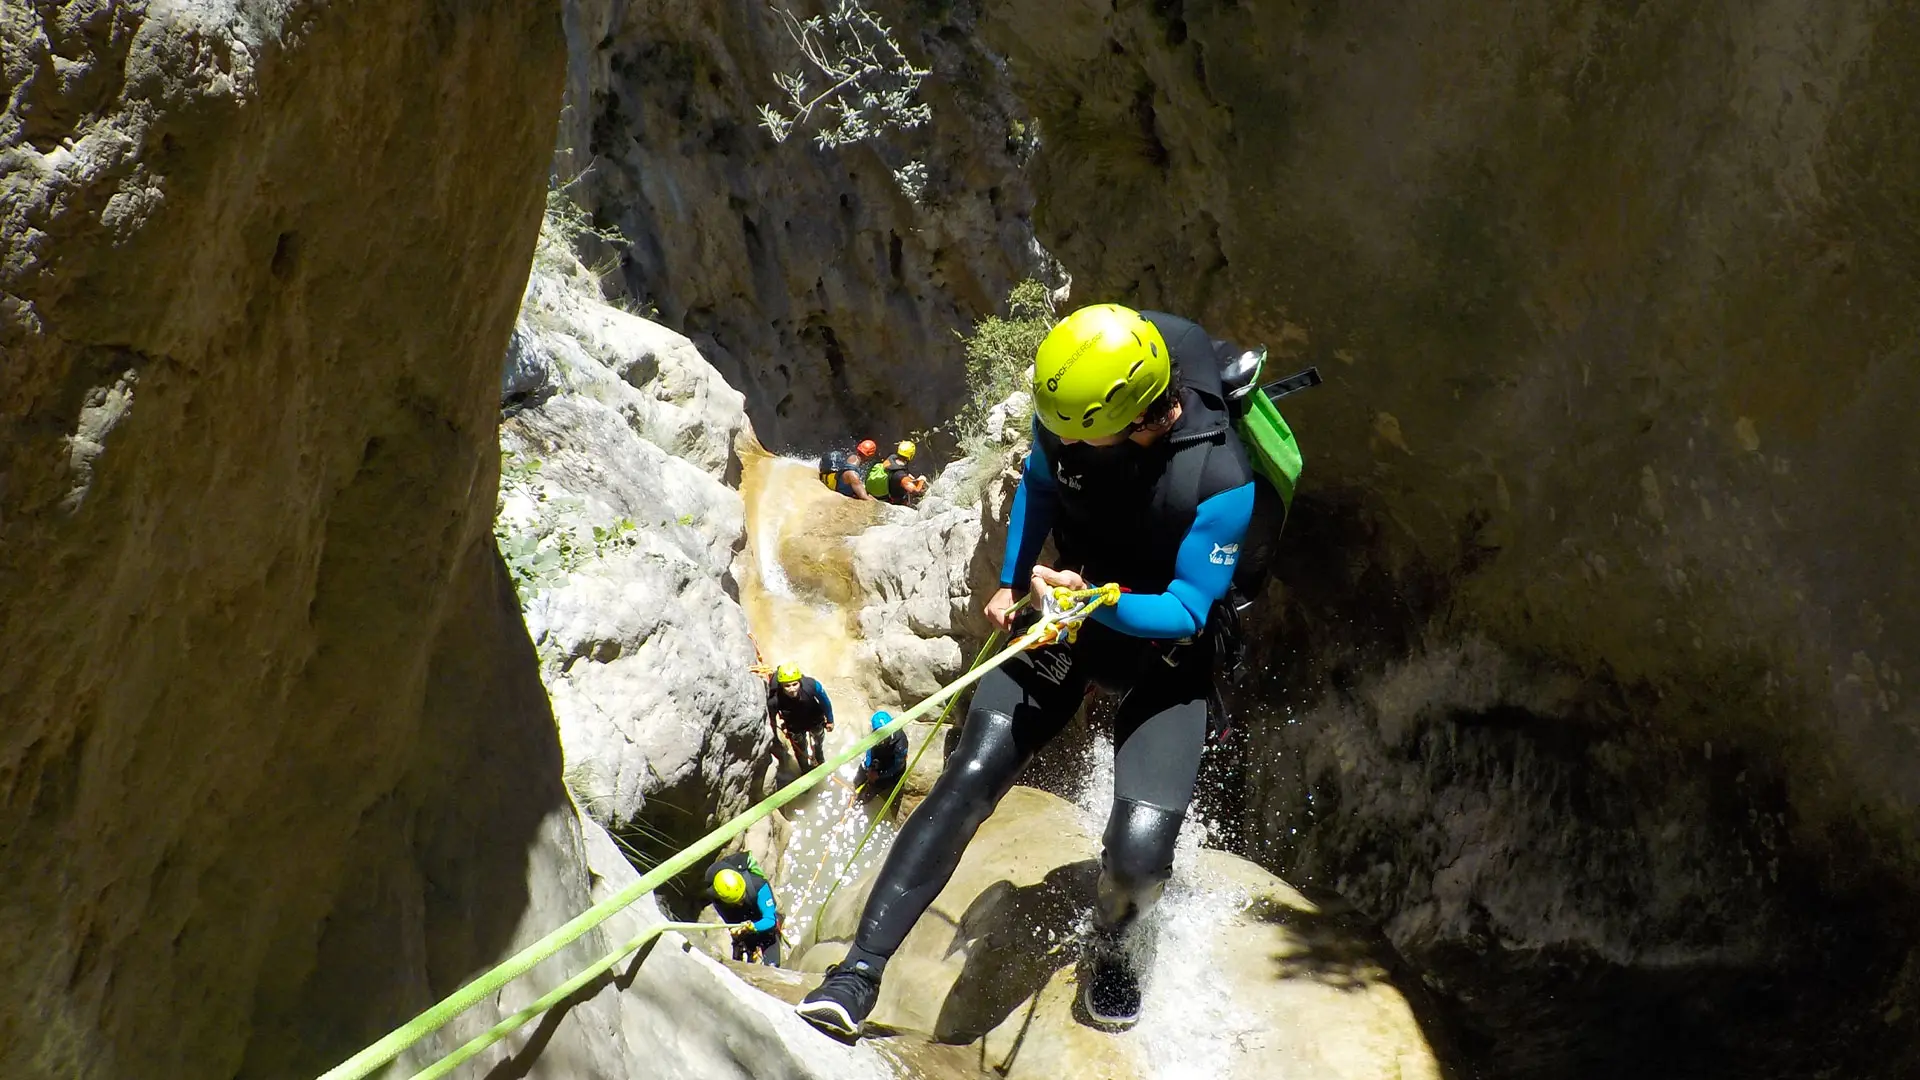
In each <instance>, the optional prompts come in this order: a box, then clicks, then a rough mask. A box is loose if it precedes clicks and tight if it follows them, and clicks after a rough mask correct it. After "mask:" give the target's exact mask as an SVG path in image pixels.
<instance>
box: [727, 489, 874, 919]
mask: <svg viewBox="0 0 1920 1080" xmlns="http://www.w3.org/2000/svg"><path fill="white" fill-rule="evenodd" d="M742 465H743V470H742V474H741V483H740V486H741V492H742V494H743V496H744V497H745V501H746V509H747V537H748V543H749V544H750V545H751V548H750V550H749V552H748V555H749V558H747V559H746V560H744V562H745V566H744V569H743V573H742V574H741V575H740V576H741V583H740V584H741V588H740V598H741V603H742V606H744V607H745V608H746V612H747V622H748V625H750V626H751V627H752V628H753V635H754V640H755V641H756V642H757V643H758V645H759V647H760V652H761V658H762V660H763V661H764V662H766V663H768V664H779V663H786V662H793V663H797V664H799V665H800V670H802V671H803V672H805V673H806V674H808V675H811V676H813V677H814V678H816V679H819V680H820V683H821V685H822V686H824V687H825V688H826V691H827V696H828V697H829V698H830V699H832V701H833V711H834V721H835V727H834V730H833V731H832V732H829V733H828V735H827V752H828V753H829V754H832V753H834V752H836V751H838V750H840V749H843V748H845V747H846V746H849V745H851V744H852V743H853V742H854V741H856V740H858V739H859V738H860V737H861V736H862V735H865V734H866V733H867V732H868V730H869V727H868V723H867V718H868V717H869V716H871V715H872V712H873V708H872V705H871V703H870V702H869V700H868V697H867V679H866V677H865V673H864V672H863V671H861V670H860V656H859V649H858V646H857V644H856V639H857V637H858V632H857V630H856V629H855V627H854V626H853V624H852V616H851V614H850V601H852V600H853V599H854V592H853V589H852V576H851V575H852V567H851V565H850V564H849V563H848V561H847V557H846V551H845V544H846V538H847V537H848V536H850V535H852V534H853V533H855V532H858V531H859V530H860V529H861V528H863V527H865V526H866V525H868V524H870V523H871V522H872V521H873V511H872V508H871V507H870V506H869V505H868V504H865V503H859V502H855V501H854V500H852V499H848V498H846V497H845V496H842V495H836V494H834V493H833V492H831V491H828V490H827V489H826V488H825V487H823V486H822V485H821V483H820V479H819V473H818V471H817V470H816V469H815V466H814V463H813V462H810V461H800V460H796V459H793V458H782V457H774V456H771V455H768V454H764V453H749V454H745V455H743V457H742ZM858 760H859V759H855V761H853V762H850V763H848V764H846V765H843V766H841V768H840V770H839V771H838V772H837V773H836V774H835V776H836V777H837V779H838V781H839V782H837V783H828V784H824V785H822V786H820V787H819V788H817V789H815V790H814V791H813V792H812V793H810V794H808V795H805V796H803V797H801V798H800V799H798V800H796V801H795V802H793V803H791V804H789V806H788V808H787V810H786V814H787V818H788V820H789V821H790V822H791V823H792V833H791V836H790V838H789V840H788V843H787V848H786V852H785V854H784V857H783V858H782V859H781V862H780V865H779V867H778V868H777V869H776V870H775V882H774V884H775V887H776V889H777V890H778V892H779V895H780V897H781V903H782V905H783V906H784V907H785V909H786V911H787V912H788V914H787V924H786V933H787V938H788V940H789V941H795V942H797V941H799V940H800V938H801V937H802V936H803V935H804V934H805V933H806V931H807V928H808V926H809V925H810V924H811V923H812V921H813V917H814V912H815V909H816V908H817V907H818V906H819V904H820V902H821V901H822V900H823V899H824V898H825V897H826V894H827V890H828V889H830V888H832V887H833V885H834V882H835V881H836V880H838V881H840V882H841V883H842V884H845V883H846V882H848V881H851V880H856V879H858V878H859V876H860V875H861V874H863V873H865V872H866V871H867V870H868V869H869V868H871V867H872V866H873V865H874V864H875V862H876V861H877V860H878V859H879V858H880V857H882V856H883V855H885V854H886V851H887V848H888V846H889V845H891V843H892V841H893V833H894V828H893V826H892V825H891V824H882V825H881V826H880V827H879V828H878V829H877V830H875V832H874V837H873V839H872V840H871V841H869V842H868V844H867V848H866V850H865V851H864V852H863V853H862V854H861V857H860V860H859V861H858V862H857V863H853V864H851V865H849V864H848V862H847V859H848V856H849V855H851V854H852V852H853V849H854V847H855V846H856V845H857V844H858V843H859V841H860V837H861V836H862V835H863V834H864V833H865V832H866V830H867V826H868V825H869V824H870V823H871V821H872V817H871V810H872V809H876V808H877V806H878V804H877V803H875V804H874V805H873V806H872V807H869V806H868V805H866V804H863V803H860V802H858V801H856V800H855V799H853V797H852V792H851V789H850V787H849V785H851V784H852V783H853V782H854V780H855V778H856V776H857V775H858V772H859V769H858ZM783 770H784V767H783ZM785 778H786V777H785V776H784V775H783V779H785Z"/></svg>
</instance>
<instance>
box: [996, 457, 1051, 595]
mask: <svg viewBox="0 0 1920 1080" xmlns="http://www.w3.org/2000/svg"><path fill="white" fill-rule="evenodd" d="M1038 423H1039V422H1038V421H1035V424H1036V426H1037V425H1038ZM1059 504H1060V489H1059V488H1058V487H1056V486H1054V482H1053V465H1052V463H1051V462H1049V461H1048V460H1047V452H1046V451H1045V450H1043V449H1041V447H1040V440H1039V439H1038V438H1035V439H1034V440H1033V444H1032V449H1030V450H1028V451H1027V465H1026V468H1025V469H1024V470H1022V471H1021V473H1020V487H1019V489H1018V490H1017V491H1015V492H1014V493H1013V510H1012V511H1011V512H1010V513H1008V514H1007V552H1006V556H1005V557H1004V558H1002V559H1001V560H1000V584H1001V585H1003V586H1005V587H1007V588H1010V589H1011V588H1017V587H1018V585H1019V584H1020V583H1024V582H1025V581H1026V580H1027V579H1028V578H1030V577H1032V576H1033V561H1034V560H1035V559H1037V558H1039V557H1040V545H1042V544H1044V543H1046V542H1047V532H1048V531H1049V530H1051V529H1052V528H1053V512H1054V509H1055V507H1057V506H1058V505H1059Z"/></svg>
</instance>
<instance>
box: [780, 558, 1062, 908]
mask: <svg viewBox="0 0 1920 1080" xmlns="http://www.w3.org/2000/svg"><path fill="white" fill-rule="evenodd" d="M1026 602H1027V600H1026V597H1024V596H1023V597H1021V598H1020V604H1025V603H1026ZM1020 604H1015V605H1014V608H1013V610H1015V611H1019V610H1020ZM999 643H1000V631H998V630H995V631H994V632H993V633H992V634H990V635H988V636H987V643H986V644H985V645H983V646H981V647H980V651H979V653H977V654H976V655H975V656H974V658H973V664H972V665H971V666H969V667H968V668H967V671H968V672H969V673H971V672H972V671H973V670H974V668H977V667H979V666H980V661H982V660H984V659H986V657H987V654H988V653H989V652H992V651H993V647H994V646H995V645H997V644H999ZM982 674H985V673H984V672H982ZM959 700H960V695H958V694H955V695H954V696H952V697H950V698H948V699H947V703H946V705H945V706H943V707H942V708H941V710H940V718H939V719H938V720H935V721H934V722H933V730H932V731H929V732H927V737H926V739H925V740H923V741H922V742H921V743H920V749H918V750H915V751H914V752H913V760H912V761H909V762H907V769H906V771H905V772H903V773H901V774H900V779H898V780H895V781H894V782H893V790H892V791H890V792H888V793H887V801H885V802H883V803H881V804H880V809H879V811H878V812H876V813H875V814H874V815H873V820H872V821H871V822H868V824H867V831H866V832H865V833H864V834H863V835H862V836H861V837H860V842H859V843H858V844H855V845H854V846H853V854H851V855H849V856H847V861H846V864H845V865H843V866H841V867H840V872H839V873H838V874H835V875H834V876H833V882H832V883H831V884H829V885H828V886H827V895H825V896H823V897H821V898H820V903H819V904H818V905H817V906H816V907H814V909H813V926H814V928H815V929H814V937H815V939H816V940H817V939H818V938H819V926H820V916H821V915H822V914H824V913H825V912H826V910H827V901H829V900H832V899H833V894H834V893H835V892H838V891H839V889H840V883H841V882H842V881H845V880H846V877H847V872H848V871H850V870H852V869H853V864H854V863H855V862H857V861H858V860H859V858H860V853H861V852H862V851H865V850H866V849H867V841H869V840H871V839H873V834H874V832H875V830H877V829H879V828H880V823H881V822H883V821H885V820H887V811H889V810H891V809H893V803H894V800H895V799H898V798H899V797H900V792H902V791H904V790H905V789H906V786H907V777H909V776H912V775H913V770H914V768H915V767H916V766H918V765H919V764H920V755H922V754H924V753H926V752H927V747H929V746H932V745H933V740H934V739H935V738H937V737H938V736H939V734H940V729H941V727H943V726H944V725H945V724H946V722H947V717H948V716H949V715H950V714H952V712H953V705H954V702H956V701H959ZM822 865H825V864H824V863H823V864H822Z"/></svg>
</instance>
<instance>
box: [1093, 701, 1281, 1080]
mask: <svg viewBox="0 0 1920 1080" xmlns="http://www.w3.org/2000/svg"><path fill="white" fill-rule="evenodd" d="M1074 804H1075V805H1076V806H1077V807H1078V808H1079V810H1080V815H1081V820H1082V821H1083V822H1084V823H1085V824H1086V827H1087V829H1088V830H1089V831H1090V832H1091V833H1092V834H1093V835H1094V836H1099V835H1101V834H1103V833H1104V832H1105V831H1106V827H1107V815H1108V813H1109V812H1111V810H1112V809H1113V740H1112V738H1111V737H1110V736H1108V735H1107V734H1106V733H1105V732H1100V733H1096V734H1095V735H1094V737H1093V740H1092V742H1091V743H1090V745H1089V746H1088V748H1087V753H1086V757H1085V759H1084V761H1083V764H1082V772H1081V783H1080V787H1079V790H1078V792H1077V793H1076V795H1075V798H1074ZM1211 831H1212V830H1211V828H1210V826H1209V825H1208V823H1207V822H1205V821H1202V820H1201V819H1200V818H1199V817H1198V816H1197V815H1194V814H1191V813H1190V814H1189V815H1188V817H1187V820H1186V821H1185V823H1183V824H1182V825H1181V827H1180V837H1179V840H1178V841H1177V842H1176V844H1175V847H1174V856H1173V880H1172V881H1170V882H1168V883H1167V891H1166V892H1165V893H1164V894H1163V895H1162V896H1161V897H1160V902H1159V903H1158V904H1155V905H1154V907H1153V910H1152V911H1151V912H1149V913H1148V914H1147V916H1146V917H1145V918H1143V919H1141V920H1140V922H1139V924H1138V925H1136V926H1135V927H1134V928H1133V929H1132V930H1131V931H1130V932H1129V933H1128V935H1127V945H1128V947H1129V949H1130V950H1131V951H1132V953H1133V956H1134V960H1135V963H1136V964H1138V965H1139V969H1140V971H1141V974H1142V976H1143V985H1142V988H1141V995H1142V996H1141V1007H1140V1023H1139V1024H1137V1025H1135V1027H1134V1028H1133V1029H1132V1030H1131V1031H1129V1032H1127V1033H1125V1034H1124V1035H1120V1036H1117V1037H1118V1038H1121V1039H1125V1040H1126V1041H1127V1042H1128V1043H1130V1044H1132V1047H1133V1050H1134V1054H1135V1057H1136V1059H1137V1060H1138V1062H1139V1064H1140V1070H1141V1071H1140V1075H1141V1076H1143V1077H1147V1078H1149V1080H1225V1078H1227V1077H1229V1076H1231V1074H1232V1070H1233V1066H1234V1060H1235V1058H1236V1056H1237V1051H1238V1050H1239V1048H1240V1047H1242V1046H1243V1045H1245V1044H1246V1043H1247V1041H1248V1040H1249V1039H1257V1038H1259V1023H1258V1018H1256V1017H1249V1016H1246V1015H1245V1014H1244V1013H1243V1011H1242V1010H1240V1009H1239V1008H1238V1003H1237V1002H1235V1001H1234V998H1233V993H1232V990H1231V988H1230V987H1229V986H1228V985H1227V984H1226V982H1225V981H1224V980H1222V979H1221V978H1220V977H1219V973H1218V970H1217V967H1216V965H1215V963H1214V950H1215V949H1216V948H1218V947H1219V943H1220V942H1222V941H1223V940H1225V939H1227V938H1228V937H1229V936H1230V932H1229V931H1227V930H1225V929H1224V924H1225V923H1226V922H1227V921H1228V920H1229V919H1231V918H1232V917H1233V916H1234V915H1235V914H1236V913H1238V912H1239V911H1241V910H1243V909H1245V907H1246V906H1247V903H1248V902H1249V897H1248V896H1247V894H1246V891H1245V890H1244V889H1243V888H1241V887H1238V886H1236V885H1234V884H1232V883H1230V882H1226V881H1222V880H1218V879H1216V878H1213V877H1212V876H1211V875H1206V874H1203V873H1202V872H1201V870H1200V868H1199V857H1200V848H1201V845H1202V844H1204V843H1205V842H1206V840H1207V839H1208V836H1209V834H1210V832H1211ZM1083 929H1084V928H1083Z"/></svg>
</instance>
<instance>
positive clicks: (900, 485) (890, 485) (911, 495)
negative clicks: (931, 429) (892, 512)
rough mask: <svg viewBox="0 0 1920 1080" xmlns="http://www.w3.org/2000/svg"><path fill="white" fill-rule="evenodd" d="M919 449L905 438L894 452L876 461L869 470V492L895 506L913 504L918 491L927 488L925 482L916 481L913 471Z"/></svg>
mask: <svg viewBox="0 0 1920 1080" xmlns="http://www.w3.org/2000/svg"><path fill="white" fill-rule="evenodd" d="M918 450H919V448H918V447H916V446H914V445H913V442H912V440H905V441H902V442H901V443H900V445H899V446H897V447H895V448H894V451H893V453H891V454H889V455H887V456H886V457H885V458H882V459H881V460H879V461H876V462H874V463H873V467H872V468H870V469H868V470H867V492H868V493H869V494H871V495H872V496H873V497H874V498H876V499H879V500H881V501H882V502H889V503H892V504H894V505H895V506H910V505H912V504H913V502H914V501H915V498H916V496H917V495H918V493H919V492H921V491H924V490H926V487H925V484H924V483H918V484H916V483H915V479H916V478H915V477H914V476H913V475H912V472H911V468H912V463H913V456H914V454H915V453H917V452H918Z"/></svg>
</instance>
